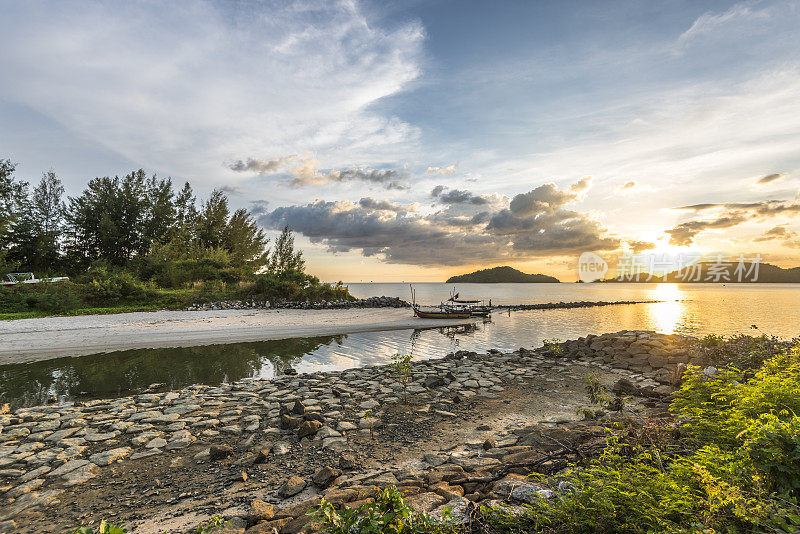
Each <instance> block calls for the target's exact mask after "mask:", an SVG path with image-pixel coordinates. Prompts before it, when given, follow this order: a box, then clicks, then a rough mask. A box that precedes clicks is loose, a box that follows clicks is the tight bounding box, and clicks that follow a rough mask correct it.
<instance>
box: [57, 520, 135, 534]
mask: <svg viewBox="0 0 800 534" xmlns="http://www.w3.org/2000/svg"><path fill="white" fill-rule="evenodd" d="M126 532H128V529H127V528H125V527H123V526H122V525H114V524H111V523H107V522H106V520H105V519H104V520H102V521H100V526H99V527H97V530H95V529H93V528H92V527H78V528H76V529H75V530H72V531H70V532H69V534H125V533H126Z"/></svg>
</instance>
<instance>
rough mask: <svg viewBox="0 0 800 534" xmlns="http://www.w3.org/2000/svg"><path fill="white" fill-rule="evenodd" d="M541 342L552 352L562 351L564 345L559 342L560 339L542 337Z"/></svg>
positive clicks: (560, 352) (559, 352) (561, 352)
mask: <svg viewBox="0 0 800 534" xmlns="http://www.w3.org/2000/svg"><path fill="white" fill-rule="evenodd" d="M542 344H543V345H544V347H545V348H546V349H547V350H550V351H553V353H554V354H563V353H564V346H563V345H562V344H561V340H560V339H556V338H553V339H543V340H542Z"/></svg>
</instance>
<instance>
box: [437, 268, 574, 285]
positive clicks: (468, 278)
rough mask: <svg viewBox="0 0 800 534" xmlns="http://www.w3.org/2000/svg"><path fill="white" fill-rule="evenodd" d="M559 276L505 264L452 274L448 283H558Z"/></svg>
mask: <svg viewBox="0 0 800 534" xmlns="http://www.w3.org/2000/svg"><path fill="white" fill-rule="evenodd" d="M558 282H559V280H558V278H554V277H552V276H547V275H545V274H527V273H523V272H522V271H518V270H516V269H514V268H513V267H509V266H507V265H506V266H503V267H494V268H492V269H481V270H480V271H475V272H474V273H469V274H461V275H458V276H451V277H450V278H448V279H447V283H448V284H455V283H462V284H501V283H526V284H531V283H534V284H536V283H549V284H556V283H558Z"/></svg>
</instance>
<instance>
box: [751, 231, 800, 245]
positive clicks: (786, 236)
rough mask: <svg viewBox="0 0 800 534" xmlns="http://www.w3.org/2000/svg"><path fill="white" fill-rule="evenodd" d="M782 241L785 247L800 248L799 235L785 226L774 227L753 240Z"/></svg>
mask: <svg viewBox="0 0 800 534" xmlns="http://www.w3.org/2000/svg"><path fill="white" fill-rule="evenodd" d="M775 240H782V241H783V242H782V243H781V244H782V245H783V246H785V247H789V248H800V234H798V233H797V232H795V231H794V230H792V229H790V228H787V227H785V226H774V227H772V228H770V229H769V230H767V231H766V232H764V234H762V235H761V236H759V237H756V238H755V239H753V241H756V242H764V241H775Z"/></svg>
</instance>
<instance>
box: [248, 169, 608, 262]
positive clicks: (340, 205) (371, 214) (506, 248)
mask: <svg viewBox="0 0 800 534" xmlns="http://www.w3.org/2000/svg"><path fill="white" fill-rule="evenodd" d="M586 187H588V181H587V180H584V181H581V182H578V183H576V184H574V185H573V186H572V187H571V188H570V189H568V190H559V189H558V188H557V187H555V186H554V185H551V184H548V186H547V187H545V189H543V190H539V191H538V192H537V193H536V194H535V195H532V196H533V197H534V198H535V200H536V201H537V202H545V203H546V204H547V208H546V209H544V210H540V211H538V212H536V213H533V214H529V215H528V213H531V212H530V210H529V209H528V210H524V211H522V213H526V215H524V216H518V215H517V214H515V213H513V212H512V211H511V210H510V209H507V208H499V207H498V206H501V205H508V204H507V199H504V200H503V201H502V202H487V203H475V204H473V203H471V202H469V201H468V200H467V203H466V204H461V203H459V204H458V206H459V207H458V208H457V209H456V206H454V205H451V204H448V205H447V208H446V209H442V210H440V211H436V212H434V213H430V214H427V215H417V214H413V213H408V212H407V211H406V210H403V209H400V208H402V206H398V205H396V204H392V203H390V202H388V201H384V200H376V199H373V198H370V197H366V198H362V199H361V200H360V201H359V202H358V203H353V202H349V201H339V202H329V201H324V200H317V201H316V202H313V203H311V204H307V205H304V206H287V207H282V208H277V209H275V210H273V211H272V212H270V213H267V214H264V215H263V216H262V217H261V219H260V221H261V222H262V223H263V224H264V225H265V226H267V227H270V228H281V227H283V226H284V225H287V224H288V225H289V226H290V227H291V228H292V229H293V230H295V231H297V232H299V233H301V234H302V235H304V236H306V237H308V238H309V239H310V240H311V241H312V242H315V243H324V244H325V245H326V246H327V247H328V248H329V249H330V250H331V251H336V252H344V251H350V250H360V251H361V253H362V254H363V255H365V256H380V257H381V258H382V259H384V260H385V261H387V262H391V263H407V264H416V265H466V264H474V263H475V262H476V261H493V262H499V261H505V260H514V259H525V258H532V257H540V256H554V255H570V254H577V253H580V252H583V251H586V250H613V249H616V248H618V247H619V245H620V240H619V239H618V238H617V237H614V236H609V235H608V234H607V232H606V230H605V229H604V228H602V227H601V226H600V224H599V223H598V222H597V221H594V220H593V219H591V218H589V217H588V216H587V215H586V214H584V213H580V212H577V211H572V210H567V209H564V208H562V207H561V206H563V205H564V204H566V203H568V202H570V201H571V200H570V199H572V200H574V199H575V198H576V196H577V193H578V192H580V191H582V190H585V188H586ZM537 189H539V188H537ZM534 191H537V190H534ZM443 193H444V188H441V189H439V190H438V191H437V190H436V189H434V192H432V196H434V197H437V198H441V196H442V195H443ZM532 193H533V192H532ZM444 194H446V193H444ZM470 195H471V197H474V195H472V194H471V193H470ZM518 196H519V195H518ZM464 198H465V199H466V197H464ZM489 198H495V197H489ZM515 198H516V197H515ZM525 198H529V197H525ZM464 206H475V207H477V206H482V207H483V208H482V209H481V210H480V211H478V212H475V210H474V209H472V208H470V210H465V209H464Z"/></svg>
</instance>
